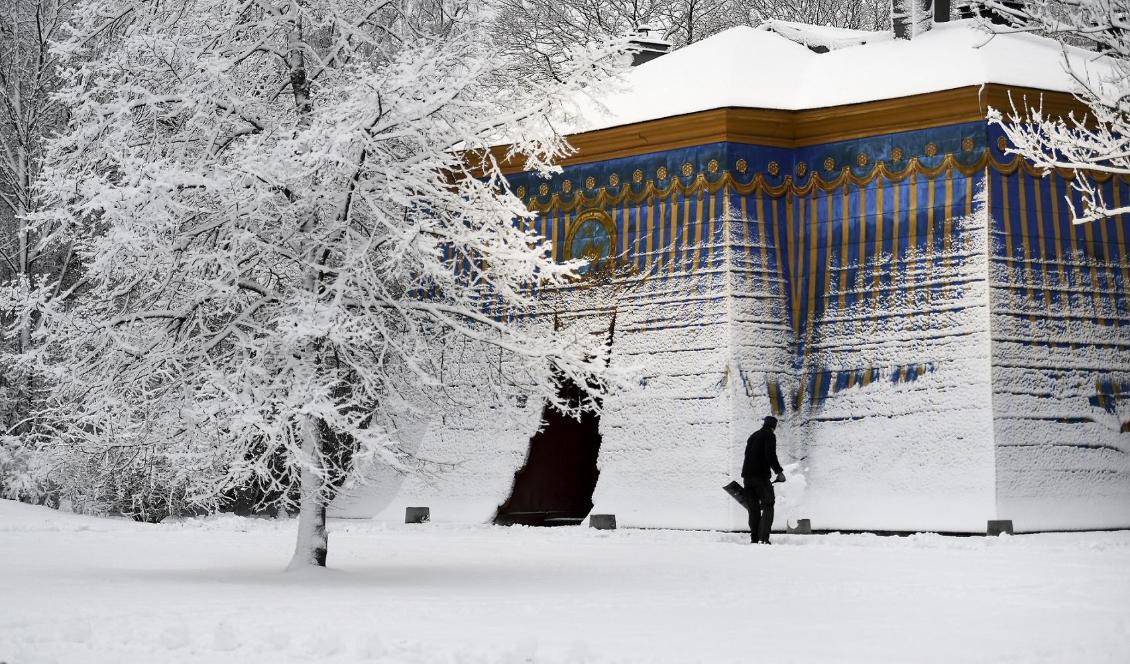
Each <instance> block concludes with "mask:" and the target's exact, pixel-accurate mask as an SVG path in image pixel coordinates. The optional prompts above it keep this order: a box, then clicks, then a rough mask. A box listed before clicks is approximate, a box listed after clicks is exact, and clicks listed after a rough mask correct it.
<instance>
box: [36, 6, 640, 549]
mask: <svg viewBox="0 0 1130 664" xmlns="http://www.w3.org/2000/svg"><path fill="white" fill-rule="evenodd" d="M422 6H424V7H425V8H426V9H427V10H428V13H421V11H420V9H421V7H422ZM434 9H435V5H426V3H425V4H424V5H422V4H421V3H417V2H413V1H411V0H403V1H400V0H382V1H374V0H171V1H168V2H160V3H139V2H134V1H133V0H86V1H84V2H82V3H81V5H80V7H79V8H78V11H77V12H76V16H77V19H76V22H75V25H74V34H73V36H72V37H71V38H70V39H68V40H67V41H66V42H65V43H64V44H63V45H61V46H60V52H61V53H63V54H65V55H66V56H67V58H68V61H69V64H70V68H69V69H68V70H67V73H66V76H67V80H68V85H67V87H66V88H65V90H64V92H63V95H62V97H61V99H62V101H63V102H64V103H66V104H67V105H68V106H69V107H70V108H71V112H72V116H71V122H70V124H69V127H68V130H67V132H66V133H65V134H64V135H62V136H61V137H60V138H58V139H57V140H56V141H54V142H53V143H52V145H51V147H50V151H49V154H48V161H47V165H46V166H45V168H44V172H43V174H42V177H41V182H43V183H44V187H45V188H46V195H47V196H48V200H49V202H50V203H51V204H52V206H53V207H52V210H51V213H50V214H42V215H41V216H40V222H39V223H41V224H42V225H44V227H47V226H51V225H53V224H59V225H60V228H59V229H58V230H56V231H55V232H54V233H53V234H52V235H51V236H50V237H49V238H48V239H49V241H50V242H54V243H67V242H73V243H74V246H75V247H76V252H77V255H78V257H79V258H80V259H81V262H82V265H83V269H84V279H83V282H82V284H81V285H80V286H78V287H77V288H74V289H71V292H72V293H73V295H72V296H71V297H67V298H60V297H49V294H50V293H51V292H53V291H52V286H51V285H47V286H45V287H42V288H38V289H32V290H31V291H30V292H29V293H28V294H26V298H27V299H28V300H30V301H31V302H32V306H33V307H34V308H36V309H37V313H38V315H39V316H40V317H41V319H42V321H43V322H42V324H41V325H40V327H39V328H38V336H39V339H40V340H41V344H40V346H39V349H38V352H37V353H36V354H35V355H34V358H33V359H34V361H35V368H36V369H37V370H39V371H41V372H43V374H44V375H45V376H47V377H48V378H49V379H50V383H49V386H50V390H51V391H50V396H51V401H50V403H49V404H48V405H47V407H46V409H45V410H48V411H49V414H50V416H51V421H52V422H53V423H54V426H55V431H54V432H53V436H52V439H51V440H52V441H55V442H57V449H58V450H59V451H60V453H61V454H62V456H61V457H60V458H64V459H66V458H70V457H69V456H67V455H68V454H74V453H76V452H77V453H80V454H83V455H86V456H87V457H89V458H96V459H100V460H102V462H103V463H121V464H134V465H135V467H136V468H138V469H139V471H152V472H162V473H166V475H165V476H163V477H162V478H161V479H162V481H167V482H169V483H171V484H172V485H175V486H177V487H178V489H177V491H176V495H175V496H172V497H173V498H175V499H176V500H177V501H180V502H182V503H184V504H196V505H205V506H211V505H214V504H215V502H216V501H217V500H219V497H220V496H222V495H223V494H224V492H225V491H227V490H229V489H231V488H232V487H238V486H242V485H245V484H246V483H248V482H251V481H263V482H268V483H275V484H276V485H278V484H280V483H281V484H283V485H286V484H287V483H288V482H297V483H298V486H297V487H296V488H297V491H289V490H286V489H289V488H294V487H289V486H282V487H281V488H282V489H284V490H282V491H277V492H275V493H276V495H278V496H279V500H282V501H284V502H285V501H287V500H288V496H292V495H297V496H298V498H297V500H298V503H299V505H298V506H299V526H298V528H299V533H298V542H297V547H296V550H295V554H294V558H293V561H292V563H291V564H292V566H296V567H300V566H306V565H324V564H325V559H326V551H327V537H326V531H325V511H326V505H327V503H328V502H329V500H330V499H331V498H332V496H333V494H334V489H335V487H337V486H339V485H340V484H341V483H342V482H344V481H347V480H349V479H351V478H353V477H355V476H356V475H357V474H358V472H359V468H361V467H362V466H363V465H364V463H366V462H375V463H385V464H390V465H392V466H394V467H396V468H399V469H401V470H404V471H405V472H411V471H414V470H418V469H420V468H421V467H425V466H426V460H422V459H417V458H415V457H414V456H413V455H412V454H410V453H409V452H407V451H406V450H405V449H404V448H403V447H402V446H401V445H400V443H399V442H398V438H397V428H398V426H399V423H400V422H402V421H403V420H404V419H405V418H419V417H427V415H428V413H429V411H431V410H434V409H444V408H447V407H448V406H449V404H450V403H451V402H453V399H451V398H450V396H451V395H450V394H449V388H450V387H451V385H450V382H449V380H448V371H449V369H448V368H447V367H445V358H447V357H448V356H449V351H450V349H451V348H453V347H456V346H458V347H459V348H460V349H463V353H464V357H474V356H476V353H477V354H478V355H479V356H481V357H489V358H491V362H490V363H486V362H483V363H482V364H481V366H475V365H472V366H471V367H470V370H471V373H472V374H473V375H472V378H473V380H474V381H475V382H476V384H477V388H478V389H477V397H478V399H479V406H481V407H490V408H492V409H494V410H493V412H495V413H496V414H497V416H498V417H507V416H510V415H512V414H513V413H512V412H511V409H513V408H516V406H515V405H514V404H515V403H516V402H518V401H519V400H518V399H515V398H513V397H514V396H515V395H516V394H518V393H520V394H522V395H524V397H523V399H522V400H521V401H523V402H524V401H526V400H529V401H530V402H533V403H539V402H548V403H550V404H553V405H554V406H556V407H558V408H560V409H562V410H564V411H566V412H568V413H570V414H576V413H577V412H578V410H581V409H588V408H595V407H596V405H595V404H596V400H595V398H585V399H583V400H582V401H580V402H579V403H578V402H573V403H569V402H566V401H564V400H563V399H562V398H561V397H560V396H559V395H558V391H557V389H556V380H568V381H572V382H574V383H576V384H577V385H583V386H586V387H587V388H588V389H589V390H592V391H594V392H599V391H600V390H602V389H604V388H605V380H606V378H607V374H606V372H605V364H606V363H605V360H604V357H603V355H604V349H603V347H602V346H601V343H600V340H599V339H590V338H588V337H586V336H581V335H574V334H570V333H568V331H554V330H553V328H552V326H545V325H539V324H538V323H537V321H535V320H532V319H531V318H530V317H529V316H528V314H529V313H530V311H531V307H532V306H533V303H534V299H533V296H532V293H533V292H534V290H535V288H536V287H545V288H558V287H561V286H563V285H564V284H565V283H567V280H568V279H570V278H571V270H572V267H571V266H569V265H558V264H555V263H554V262H552V260H550V258H549V251H548V249H549V248H548V246H547V245H546V243H545V242H544V240H542V239H541V238H539V237H537V236H536V235H534V234H532V233H531V232H528V231H527V230H526V228H527V224H526V223H525V222H526V221H527V220H528V219H529V213H528V212H527V211H526V210H525V208H524V206H523V205H522V204H521V202H520V201H519V200H518V199H517V198H515V197H514V196H513V195H511V194H510V193H509V190H508V188H507V185H506V182H505V180H504V179H503V178H502V176H501V174H500V171H499V169H498V167H497V164H496V163H495V161H494V159H493V158H492V157H491V154H490V152H489V151H486V150H485V148H487V147H488V146H489V145H491V144H495V143H499V142H501V141H502V139H505V140H506V141H507V142H510V143H512V144H513V145H514V146H515V148H514V157H515V158H520V159H527V160H528V165H529V167H530V168H537V169H544V168H547V164H549V163H550V162H551V161H552V160H553V159H555V158H557V157H559V156H561V155H562V154H564V153H565V152H566V151H567V150H568V147H567V145H566V144H565V143H564V142H563V141H562V139H561V137H560V136H559V135H558V133H557V132H556V131H554V126H553V120H554V118H555V117H557V116H558V115H559V114H560V112H561V109H562V107H563V106H564V105H565V104H567V102H568V101H569V100H571V99H574V98H575V96H576V95H577V94H580V91H582V89H583V88H584V87H585V86H587V85H592V84H595V83H598V82H599V81H601V80H602V79H603V78H605V76H606V75H608V74H609V73H611V72H612V71H614V70H615V68H617V67H619V66H621V63H622V62H623V58H622V57H613V56H615V53H612V52H608V51H599V50H587V49H573V51H572V57H571V59H570V62H571V64H572V66H571V67H568V68H563V69H562V71H561V72H560V81H529V82H528V85H525V86H523V87H522V89H521V90H506V91H503V90H502V89H501V88H499V87H497V81H498V80H500V73H501V72H504V71H506V70H507V67H508V65H507V63H506V62H505V60H504V59H502V58H500V57H498V55H497V52H496V50H495V49H494V48H493V47H492V42H491V40H490V37H489V35H488V34H485V33H484V32H483V31H482V30H481V29H480V28H479V25H481V22H480V21H479V20H478V19H479V18H481V17H477V16H475V15H473V14H470V13H468V14H467V15H465V16H452V15H450V14H446V15H444V16H440V15H438V14H436V13H435V12H434ZM437 19H440V20H437ZM468 349H469V350H468ZM467 370H468V369H467V365H466V364H464V366H463V369H462V371H463V374H464V378H465V377H466V374H467ZM138 481H139V482H141V483H144V482H145V476H144V473H142V474H141V476H140V478H139V480H138ZM275 488H280V487H279V486H276V487H275ZM126 490H127V491H128V490H130V489H129V488H128V486H127V487H126Z"/></svg>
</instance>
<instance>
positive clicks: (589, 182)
mask: <svg viewBox="0 0 1130 664" xmlns="http://www.w3.org/2000/svg"><path fill="white" fill-rule="evenodd" d="M594 187H596V178H594V177H593V176H591V175H590V176H588V177H587V178H585V189H592V188H594Z"/></svg>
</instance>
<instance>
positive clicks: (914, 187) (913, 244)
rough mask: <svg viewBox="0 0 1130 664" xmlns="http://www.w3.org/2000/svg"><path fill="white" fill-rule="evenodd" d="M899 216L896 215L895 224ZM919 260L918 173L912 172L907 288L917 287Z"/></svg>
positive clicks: (907, 216) (910, 290)
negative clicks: (915, 276) (916, 265)
mask: <svg viewBox="0 0 1130 664" xmlns="http://www.w3.org/2000/svg"><path fill="white" fill-rule="evenodd" d="M898 224H899V218H898V217H897V216H896V217H895V225H896V226H897V225H898ZM917 260H918V175H917V174H915V173H911V174H910V190H909V192H908V201H907V206H906V290H907V292H908V293H909V292H912V291H914V289H915V280H914V275H915V273H916V272H917V270H915V261H917Z"/></svg>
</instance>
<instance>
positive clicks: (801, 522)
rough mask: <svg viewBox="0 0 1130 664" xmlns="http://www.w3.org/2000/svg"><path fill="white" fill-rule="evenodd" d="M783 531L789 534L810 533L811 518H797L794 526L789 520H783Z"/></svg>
mask: <svg viewBox="0 0 1130 664" xmlns="http://www.w3.org/2000/svg"><path fill="white" fill-rule="evenodd" d="M785 532H787V533H789V534H790V535H811V534H812V520H811V519H797V520H796V525H795V526H790V525H789V522H788V521H786V522H785Z"/></svg>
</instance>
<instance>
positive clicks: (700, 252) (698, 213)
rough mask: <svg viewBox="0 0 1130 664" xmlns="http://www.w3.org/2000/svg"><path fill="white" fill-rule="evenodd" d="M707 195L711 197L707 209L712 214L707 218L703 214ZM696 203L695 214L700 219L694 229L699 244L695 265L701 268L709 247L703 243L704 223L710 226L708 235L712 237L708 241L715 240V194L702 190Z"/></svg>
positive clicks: (696, 250) (696, 242)
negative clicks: (703, 200) (704, 200)
mask: <svg viewBox="0 0 1130 664" xmlns="http://www.w3.org/2000/svg"><path fill="white" fill-rule="evenodd" d="M705 196H709V197H710V206H709V207H708V208H707V211H708V212H709V213H710V214H709V216H708V217H707V218H706V219H703V216H702V199H703V198H704V197H705ZM695 205H696V209H695V216H696V217H698V220H697V223H695V230H694V237H695V245H697V246H696V247H695V261H694V267H695V269H699V268H701V267H702V261H703V257H704V256H706V254H707V251H708V250H707V248H706V247H705V246H704V245H703V243H702V226H703V224H704V223H706V224H709V226H708V228H709V229H710V232H709V233H708V235H709V236H710V237H709V238H708V239H707V243H713V242H714V194H711V193H709V192H700V193H699V195H698V201H696V203H695Z"/></svg>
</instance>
